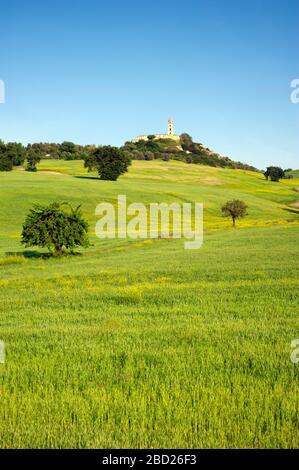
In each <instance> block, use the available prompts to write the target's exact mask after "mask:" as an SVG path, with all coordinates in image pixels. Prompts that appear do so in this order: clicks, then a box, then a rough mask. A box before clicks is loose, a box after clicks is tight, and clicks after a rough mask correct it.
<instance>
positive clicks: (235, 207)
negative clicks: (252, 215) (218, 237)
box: [221, 199, 247, 227]
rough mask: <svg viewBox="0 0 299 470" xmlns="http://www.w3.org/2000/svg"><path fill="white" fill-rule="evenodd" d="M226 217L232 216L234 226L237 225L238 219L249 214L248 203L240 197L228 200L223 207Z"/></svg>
mask: <svg viewBox="0 0 299 470" xmlns="http://www.w3.org/2000/svg"><path fill="white" fill-rule="evenodd" d="M221 211H222V214H223V216H224V217H231V219H232V221H233V227H236V219H240V218H243V217H245V216H246V215H247V205H246V204H245V202H243V201H240V200H239V199H233V200H232V201H227V202H226V203H225V204H224V205H223V206H222V208H221Z"/></svg>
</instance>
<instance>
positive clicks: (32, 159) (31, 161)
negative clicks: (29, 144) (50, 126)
mask: <svg viewBox="0 0 299 470" xmlns="http://www.w3.org/2000/svg"><path fill="white" fill-rule="evenodd" d="M26 157H27V165H26V171H37V168H36V165H37V164H38V163H39V162H40V159H41V157H40V154H39V153H38V152H37V151H36V150H34V149H29V150H28V151H27V153H26Z"/></svg>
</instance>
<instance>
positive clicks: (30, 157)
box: [0, 140, 40, 171]
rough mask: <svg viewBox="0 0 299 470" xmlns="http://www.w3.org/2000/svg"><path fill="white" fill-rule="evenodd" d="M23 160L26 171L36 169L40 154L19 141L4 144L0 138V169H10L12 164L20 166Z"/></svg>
mask: <svg viewBox="0 0 299 470" xmlns="http://www.w3.org/2000/svg"><path fill="white" fill-rule="evenodd" d="M25 161H26V168H25V169H26V170H27V171H36V164H37V163H39V161H40V154H39V153H38V152H37V151H35V150H34V149H31V148H25V147H24V146H23V145H22V144H20V143H16V142H9V143H7V144H5V143H4V142H2V141H1V140H0V171H11V170H12V169H13V167H14V166H21V165H23V164H24V163H25Z"/></svg>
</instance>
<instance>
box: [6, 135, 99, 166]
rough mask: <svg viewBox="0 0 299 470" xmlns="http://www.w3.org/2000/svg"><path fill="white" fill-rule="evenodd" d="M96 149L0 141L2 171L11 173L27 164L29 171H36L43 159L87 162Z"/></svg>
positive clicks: (91, 146) (94, 147) (66, 143)
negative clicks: (15, 167)
mask: <svg viewBox="0 0 299 470" xmlns="http://www.w3.org/2000/svg"><path fill="white" fill-rule="evenodd" d="M95 149H96V146H95V145H86V146H82V145H76V144H74V143H73V142H63V143H62V144H48V143H36V144H28V145H27V146H24V145H22V144H21V143H18V142H8V143H4V142H3V141H1V140H0V171H11V170H12V169H13V167H14V166H21V165H24V163H26V167H25V169H26V170H27V171H36V165H37V163H39V162H40V161H41V159H46V158H47V159H62V160H85V159H86V158H88V157H89V155H90V154H91V153H92V152H93V151H94V150H95Z"/></svg>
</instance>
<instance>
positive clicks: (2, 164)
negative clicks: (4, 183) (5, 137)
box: [0, 140, 13, 171]
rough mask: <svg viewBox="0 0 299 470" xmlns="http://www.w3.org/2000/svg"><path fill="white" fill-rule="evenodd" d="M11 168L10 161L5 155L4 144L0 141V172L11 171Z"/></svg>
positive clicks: (11, 163)
mask: <svg viewBox="0 0 299 470" xmlns="http://www.w3.org/2000/svg"><path fill="white" fill-rule="evenodd" d="M12 168H13V162H12V159H11V158H10V157H9V156H8V155H7V152H6V145H5V143H4V142H3V141H2V140H0V171H11V170H12Z"/></svg>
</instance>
